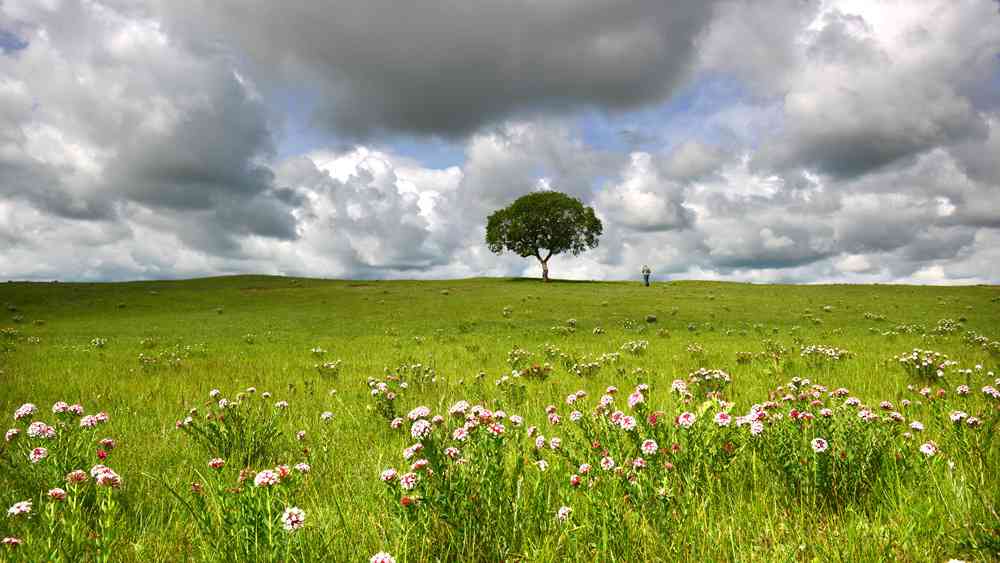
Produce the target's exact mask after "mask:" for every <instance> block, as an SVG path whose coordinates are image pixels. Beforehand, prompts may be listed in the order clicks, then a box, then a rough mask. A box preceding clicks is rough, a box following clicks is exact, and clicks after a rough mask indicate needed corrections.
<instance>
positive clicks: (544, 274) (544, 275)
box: [539, 260, 549, 282]
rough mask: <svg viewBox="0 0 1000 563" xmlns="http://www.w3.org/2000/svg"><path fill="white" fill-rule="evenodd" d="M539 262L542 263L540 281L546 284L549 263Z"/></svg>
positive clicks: (546, 261)
mask: <svg viewBox="0 0 1000 563" xmlns="http://www.w3.org/2000/svg"><path fill="white" fill-rule="evenodd" d="M539 262H541V263H542V281H544V282H547V281H549V261H548V260H539Z"/></svg>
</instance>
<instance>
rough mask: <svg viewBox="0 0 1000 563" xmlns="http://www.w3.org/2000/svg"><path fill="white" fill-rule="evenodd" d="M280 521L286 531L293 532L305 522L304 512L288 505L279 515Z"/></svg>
mask: <svg viewBox="0 0 1000 563" xmlns="http://www.w3.org/2000/svg"><path fill="white" fill-rule="evenodd" d="M281 523H282V525H283V526H284V528H285V531H287V532H294V531H296V530H298V529H299V528H301V527H302V526H303V525H305V523H306V513H305V511H304V510H302V509H301V508H299V507H297V506H290V507H288V508H286V509H285V512H284V513H282V515H281Z"/></svg>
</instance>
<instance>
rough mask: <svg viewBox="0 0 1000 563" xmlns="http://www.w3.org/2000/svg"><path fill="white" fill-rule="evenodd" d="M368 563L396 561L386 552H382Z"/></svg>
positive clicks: (394, 562) (390, 562) (391, 562)
mask: <svg viewBox="0 0 1000 563" xmlns="http://www.w3.org/2000/svg"><path fill="white" fill-rule="evenodd" d="M368 563H396V559H395V558H394V557H393V556H391V555H389V554H388V553H386V552H384V551H380V552H378V553H376V554H375V555H372V558H371V559H369V560H368Z"/></svg>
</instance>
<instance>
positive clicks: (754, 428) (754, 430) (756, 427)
mask: <svg viewBox="0 0 1000 563" xmlns="http://www.w3.org/2000/svg"><path fill="white" fill-rule="evenodd" d="M763 431H764V423H763V422H761V421H759V420H755V421H753V422H751V423H750V434H752V435H754V436H759V435H760V433H761V432H763Z"/></svg>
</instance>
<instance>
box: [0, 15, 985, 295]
mask: <svg viewBox="0 0 1000 563" xmlns="http://www.w3.org/2000/svg"><path fill="white" fill-rule="evenodd" d="M546 189H551V190H558V191H561V192H565V193H568V194H570V195H572V196H574V197H577V198H579V199H581V200H582V201H583V202H584V203H585V204H586V205H591V206H593V207H594V209H595V211H596V213H597V215H598V217H599V218H600V219H601V220H602V221H603V223H604V234H603V236H602V237H601V240H600V245H599V246H598V247H597V248H596V249H594V250H590V251H588V252H586V253H584V254H581V255H580V256H576V257H574V256H565V255H559V256H556V257H554V258H553V259H552V261H551V263H550V267H551V271H552V275H553V277H556V278H588V279H608V280H617V279H638V278H639V275H640V270H641V267H642V265H643V264H648V265H649V266H650V267H651V269H652V270H653V278H654V280H656V279H661V280H665V279H719V280H733V281H745V282H762V283H763V282H781V283H819V282H822V283H873V282H880V283H883V282H886V283H888V282H894V283H920V284H924V283H926V284H973V283H1000V2H997V0H815V1H814V0H702V1H698V2H691V1H688V0H506V1H504V2H497V1H496V0H461V1H457V0H421V1H420V2H400V1H397V0H285V1H283V2H273V1H271V0H0V278H2V279H23V280H53V279H58V280H65V281H71V280H87V281H104V280H133V279H162V278H188V277H201V276H210V275H222V274H236V273H262V274H280V275H295V276H312V277H330V278H365V279H369V278H374V279H391V278H420V279H423V278H436V279H437V278H460V277H471V276H538V275H539V274H540V271H541V270H540V267H539V265H538V264H537V262H536V261H533V260H530V259H523V258H520V257H518V256H513V255H509V254H505V255H499V256H498V255H495V254H492V253H490V252H489V250H488V249H487V247H486V245H485V242H484V237H485V223H486V217H487V216H488V215H489V214H490V213H491V212H492V211H494V210H496V209H498V208H500V207H503V206H506V205H508V204H510V203H511V202H512V201H514V200H515V199H517V198H518V197H519V196H521V195H524V194H526V193H530V192H532V191H535V190H546Z"/></svg>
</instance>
